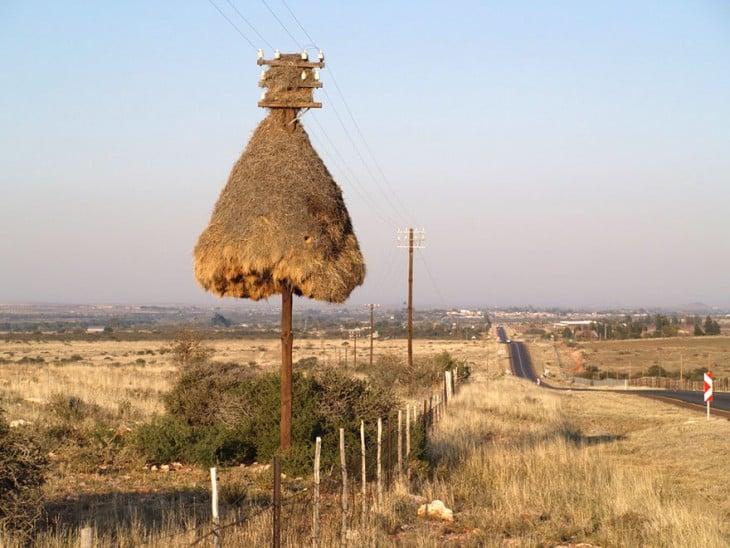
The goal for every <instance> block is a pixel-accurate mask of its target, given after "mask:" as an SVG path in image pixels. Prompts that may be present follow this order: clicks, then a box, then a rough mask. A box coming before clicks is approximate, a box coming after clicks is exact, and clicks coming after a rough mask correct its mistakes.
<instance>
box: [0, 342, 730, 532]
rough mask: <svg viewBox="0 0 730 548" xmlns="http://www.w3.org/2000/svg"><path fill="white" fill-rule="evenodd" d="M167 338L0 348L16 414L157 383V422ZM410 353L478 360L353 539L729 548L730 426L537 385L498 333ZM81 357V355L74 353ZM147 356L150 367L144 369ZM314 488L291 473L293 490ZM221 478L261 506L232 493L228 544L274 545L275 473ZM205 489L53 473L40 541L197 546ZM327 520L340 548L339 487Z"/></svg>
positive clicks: (105, 398)
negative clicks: (433, 503) (512, 359)
mask: <svg viewBox="0 0 730 548" xmlns="http://www.w3.org/2000/svg"><path fill="white" fill-rule="evenodd" d="M708 340H709V339H708ZM342 342H343V341H319V340H310V341H307V340H304V341H297V343H296V344H297V349H295V361H296V360H297V359H299V358H302V357H308V356H316V357H318V358H319V359H322V360H323V359H324V356H325V355H327V354H329V356H330V358H329V359H330V360H334V359H335V357H334V356H335V355H336V354H337V352H336V351H337V350H338V349H341V348H342V346H341V343H342ZM659 342H664V343H666V342H665V341H659ZM211 344H212V346H215V348H216V355H215V359H218V360H221V361H241V362H242V363H247V362H249V361H256V362H257V363H259V364H260V365H262V366H263V367H264V368H269V367H276V366H277V365H278V352H279V345H278V341H271V340H269V341H254V342H252V341H220V342H216V343H211ZM362 346H363V348H362V350H361V349H360V348H359V349H358V359H359V361H365V360H366V358H367V346H366V345H364V344H363V345H362ZM168 347H169V345H167V344H166V343H151V342H140V343H122V342H119V343H106V342H105V343H101V344H97V345H96V346H94V345H93V344H89V343H73V344H71V345H63V344H60V343H58V344H55V343H53V344H52V343H31V344H26V343H12V342H11V343H8V342H5V343H0V357H4V358H6V360H8V361H6V363H4V364H3V365H2V366H0V393H1V394H2V397H3V401H4V402H11V405H10V406H8V408H9V411H10V413H9V414H8V419H10V420H12V419H14V418H26V419H27V418H28V417H26V416H22V414H23V413H24V412H25V411H27V410H31V409H32V410H34V412H35V413H36V415H34V417H36V418H38V419H41V420H42V413H41V411H42V405H38V404H31V403H28V402H27V400H26V398H29V397H40V398H43V397H47V396H48V395H50V394H53V393H55V392H62V393H65V394H67V395H76V396H79V397H82V398H84V399H85V400H89V401H95V402H96V403H99V404H101V405H108V406H110V407H111V408H114V406H116V405H117V402H118V401H119V398H120V397H121V396H123V395H127V396H128V394H126V392H125V390H127V389H130V390H135V389H142V388H147V389H150V390H152V392H153V395H151V396H150V397H149V401H141V400H140V399H139V398H135V397H133V396H130V398H129V399H130V401H131V402H132V404H133V405H134V406H135V407H136V408H137V409H139V411H140V413H143V414H144V416H149V414H150V413H151V412H152V411H154V410H155V409H158V410H159V409H161V404H160V400H159V394H160V393H161V392H162V391H164V390H166V389H167V387H168V386H169V382H170V377H171V375H172V373H173V368H172V365H171V363H170V361H169V360H170V355H169V353H167V351H166V349H167V348H168ZM351 350H352V349H350V351H351ZM415 350H416V354H417V355H419V354H420V355H424V356H425V355H434V354H438V353H440V352H443V351H448V352H450V353H451V354H452V356H454V358H456V359H458V360H464V361H469V362H471V363H473V364H474V374H473V376H472V378H471V381H470V382H469V383H468V384H466V385H464V386H463V387H462V388H461V390H460V392H459V394H458V397H457V399H456V400H455V401H454V402H453V403H452V404H451V405H450V407H449V410H448V413H447V415H446V417H445V419H444V420H443V421H442V422H441V423H439V424H438V425H437V427H436V429H435V431H434V432H433V434H432V437H431V442H432V443H431V449H430V454H429V458H430V461H431V464H432V473H431V474H430V475H428V476H426V477H423V476H419V477H416V475H415V474H414V476H413V478H414V479H413V481H412V482H411V483H408V482H402V483H399V484H397V485H396V488H395V489H393V490H392V491H391V492H390V493H388V495H387V496H386V500H385V504H384V508H382V509H381V510H380V511H376V510H375V509H371V511H370V512H369V513H368V519H367V523H365V524H363V523H361V522H360V517H359V516H360V504H361V501H360V500H359V498H358V497H356V496H354V497H353V498H351V516H350V524H351V528H352V531H351V532H350V535H349V538H350V545H352V546H356V545H368V546H384V545H391V544H395V545H401V546H456V545H459V546H505V545H514V546H525V545H527V546H555V545H564V544H570V543H579V542H585V543H589V544H591V545H600V546H726V545H728V544H730V524H729V520H728V517H730V485H729V484H728V483H727V482H725V481H719V479H720V478H727V477H730V459H728V458H727V451H728V449H729V447H728V442H727V440H728V439H730V422H728V421H722V420H719V419H711V420H709V421H708V420H705V418H704V416H703V415H702V414H699V413H694V412H691V411H687V410H682V409H677V408H674V407H670V406H666V405H663V404H660V403H657V402H654V401H651V400H644V399H635V398H632V397H631V396H627V395H623V394H614V393H586V392H571V391H551V390H545V389H540V388H538V387H537V386H534V385H532V384H530V383H523V382H520V381H517V380H516V379H513V378H512V377H510V376H509V375H504V373H503V372H504V370H505V368H506V364H507V361H506V355H505V352H504V345H496V344H494V343H493V342H486V343H484V342H481V341H462V342H444V341H418V343H417V344H416V348H415ZM602 350H603V349H599V352H598V354H600V353H601V352H602ZM149 351H152V353H150V352H149ZM541 351H542V352H544V353H543V354H539V353H538V354H537V355H535V353H534V352H533V358H534V359H535V361H536V363H537V362H538V361H539V360H542V361H543V362H545V361H547V360H550V359H554V351H552V356H553V357H552V358H551V354H550V352H551V349H550V348H547V350H545V349H542V350H541ZM140 352H142V353H140ZM361 352H362V356H361ZM376 352H383V353H390V352H396V353H397V352H403V354H404V355H405V344H404V341H379V342H378V343H377V344H376ZM74 355H79V356H81V359H80V360H75V361H70V360H69V358H70V357H71V356H74ZM23 357H29V358H35V357H43V358H44V362H43V363H27V360H26V362H25V363H18V362H19V361H20V360H21V359H22V358H23ZM107 357H109V358H111V360H107V359H106V358H107ZM139 358H142V359H145V364H138V363H137V361H136V360H137V359H139ZM349 359H350V360H351V359H352V354H351V353H350V354H349ZM110 362H112V363H110ZM114 362H118V363H114ZM34 377H36V379H35V380H34ZM309 481H310V480H309V479H307V478H304V479H302V480H299V481H298V482H291V483H292V485H291V486H290V487H291V488H289V489H287V490H286V495H285V496H292V494H293V493H294V492H295V490H297V491H299V490H300V489H301V486H302V485H305V486H306V485H308V483H309ZM220 484H221V488H224V487H227V488H228V489H229V490H235V488H236V486H244V490H245V491H246V497H247V501H248V503H250V504H248V505H247V506H236V505H232V504H231V505H226V504H225V500H224V501H223V502H224V507H223V514H224V516H223V517H224V523H225V522H227V521H230V520H235V519H240V520H241V521H242V523H241V524H240V525H238V526H236V527H231V528H229V529H227V530H226V531H225V537H224V542H225V544H226V545H253V546H258V545H267V544H270V542H271V536H270V535H271V533H270V527H271V514H270V513H269V512H268V511H261V510H260V508H261V506H260V502H261V501H264V500H269V497H270V471H268V470H265V469H261V468H257V469H244V468H233V469H229V470H222V471H221V472H220ZM294 484H296V485H294ZM207 491H208V478H207V475H206V472H205V471H202V470H193V469H184V470H181V471H178V472H170V473H167V474H164V473H161V472H151V471H146V470H144V469H134V470H126V471H122V472H120V473H110V474H107V475H99V474H54V475H53V476H52V477H51V478H50V481H49V484H48V485H47V488H46V492H47V496H48V497H49V500H50V501H51V503H52V508H53V509H54V511H56V512H58V515H59V516H65V517H63V518H62V519H60V518H59V519H60V523H62V524H66V525H65V528H61V529H60V530H59V531H56V532H53V533H47V534H46V535H45V536H43V537H42V538H40V539H39V541H38V545H39V546H57V545H72V544H74V543H76V542H78V536H77V535H78V532H77V531H76V530H75V529H73V528H72V524H74V523H78V520H79V519H80V517H79V516H83V515H86V516H94V517H93V519H92V520H91V523H92V524H93V525H94V527H95V530H96V532H97V538H96V544H95V545H98V546H137V545H140V544H143V543H151V544H153V545H158V546H163V545H164V546H188V545H190V544H191V543H192V542H194V541H195V540H196V538H199V537H200V536H201V535H203V534H205V533H206V532H207V531H208V528H207V527H208V525H207V524H208V522H209V509H208V508H209V498H208V494H207ZM309 497H310V495H309V491H306V492H304V493H302V494H300V495H296V496H295V497H294V499H293V500H294V502H292V503H290V504H289V505H287V506H285V508H284V510H283V516H282V517H283V523H284V531H283V545H285V546H301V545H306V544H309V543H310V542H311V538H310V535H311V506H310V505H309V501H310V498H309ZM435 498H439V499H441V500H444V501H445V502H446V504H447V506H449V507H450V508H452V509H453V510H454V511H455V517H456V518H455V521H454V523H451V524H444V523H441V522H434V521H426V520H422V519H420V518H418V517H416V510H417V508H418V505H419V504H421V503H422V502H424V501H426V500H432V499H435ZM257 501H258V502H257ZM369 506H372V501H370V502H369ZM322 515H323V524H322V539H321V543H322V545H323V546H331V545H335V544H339V538H340V530H339V523H340V519H339V512H338V505H337V497H336V495H335V494H330V495H329V496H328V497H326V498H325V506H324V508H323V510H322Z"/></svg>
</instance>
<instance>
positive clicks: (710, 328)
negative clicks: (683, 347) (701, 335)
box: [705, 316, 720, 335]
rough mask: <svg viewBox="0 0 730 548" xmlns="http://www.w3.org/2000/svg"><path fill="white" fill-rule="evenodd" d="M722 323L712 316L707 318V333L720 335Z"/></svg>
mask: <svg viewBox="0 0 730 548" xmlns="http://www.w3.org/2000/svg"><path fill="white" fill-rule="evenodd" d="M719 334H720V324H719V323H718V322H716V321H715V320H713V319H712V318H711V317H710V316H707V317H706V318H705V335H719Z"/></svg>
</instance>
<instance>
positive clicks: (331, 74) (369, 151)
mask: <svg viewBox="0 0 730 548" xmlns="http://www.w3.org/2000/svg"><path fill="white" fill-rule="evenodd" d="M329 73H330V76H331V78H332V83H333V84H334V85H335V89H336V90H337V93H339V95H340V98H341V99H342V104H343V105H345V110H347V114H348V115H349V116H350V120H352V124H353V125H354V126H355V129H356V130H357V133H358V135H359V136H360V140H361V141H362V142H363V144H364V145H365V150H367V151H368V154H369V155H370V159H371V160H372V162H373V163H374V164H375V167H376V168H377V170H378V173H380V176H381V178H382V179H383V181H384V182H385V184H386V185H387V186H392V185H390V183H389V182H388V179H387V178H386V177H385V173H384V172H383V169H382V168H381V167H380V164H379V163H378V161H377V159H376V158H375V154H373V150H372V148H371V147H370V145H369V143H368V141H367V139H365V135H364V134H363V132H362V130H361V129H360V125H359V124H358V123H357V120H355V116H354V115H353V114H352V110H351V109H350V105H348V103H347V100H346V99H345V95H344V93H342V90H341V89H340V85H339V84H338V83H337V78H335V73H334V71H333V70H332V68H331V67H330V70H329ZM328 99H329V96H328ZM330 101H331V99H330ZM373 179H375V178H374V177H373ZM375 182H376V183H377V184H378V186H380V185H379V183H378V180H377V179H375ZM391 190H392V188H391ZM381 192H383V191H382V189H381ZM384 194H386V196H387V195H388V194H387V193H386V192H384ZM392 194H393V196H395V199H396V201H397V202H398V206H399V207H401V208H402V209H401V210H400V213H401V215H402V216H403V217H408V215H407V209H406V208H405V207H404V206H403V203H402V202H401V201H400V199H399V198H398V194H396V193H395V192H392ZM396 213H398V210H397V209H396Z"/></svg>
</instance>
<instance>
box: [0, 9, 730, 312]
mask: <svg viewBox="0 0 730 548" xmlns="http://www.w3.org/2000/svg"><path fill="white" fill-rule="evenodd" d="M230 1H231V3H229V2H228V0H211V1H209V0H196V1H185V2H172V1H166V2H165V1H159V2H147V1H126V2H80V1H79V2H71V1H64V2H50V1H37V2H20V1H17V2H16V1H9V0H0V74H2V81H3V84H2V85H1V86H0V302H8V301H10V302H28V301H32V302H38V301H52V302H111V303H119V302H133V303H142V302H155V303H166V302H194V303H211V304H215V303H218V302H220V301H219V300H218V299H216V298H213V297H210V296H208V295H207V294H205V293H204V291H203V290H202V289H200V288H199V287H197V286H196V284H195V282H194V279H193V275H192V248H193V246H194V244H195V241H196V240H197V237H198V234H199V233H200V232H201V231H202V230H203V228H204V227H205V226H206V224H207V222H208V220H209V216H210V213H211V210H212V207H213V205H214V203H215V201H216V199H217V196H218V194H219V192H220V190H221V189H222V187H223V186H224V184H225V182H226V180H227V177H228V173H229V171H230V169H231V167H232V166H233V163H234V162H235V161H236V159H237V158H238V156H239V155H240V153H241V151H242V150H243V148H244V147H245V145H246V143H247V141H248V138H249V136H250V134H251V132H252V131H253V130H254V128H255V127H256V125H257V124H258V123H259V121H260V120H261V119H262V118H263V117H264V116H265V114H266V113H265V111H264V110H263V109H259V108H258V107H257V106H256V103H257V101H258V99H259V95H260V93H261V90H260V88H258V86H257V80H258V75H259V72H260V67H258V66H257V65H256V48H258V47H262V48H263V49H264V51H265V53H266V56H267V57H271V56H272V54H273V48H279V49H281V50H282V51H284V52H290V51H299V50H300V49H301V48H303V47H310V46H315V45H316V46H317V47H320V48H322V49H323V50H324V52H325V55H326V62H327V66H326V68H325V69H324V70H323V71H322V81H323V83H324V86H325V87H324V88H323V89H322V90H319V91H317V92H316V97H317V99H318V100H320V101H322V102H323V103H324V108H323V109H321V110H316V111H314V110H313V111H310V112H309V113H307V114H306V115H305V116H304V118H303V120H304V124H305V127H306V128H307V131H308V132H309V133H310V136H311V138H312V141H313V143H314V145H315V148H317V150H318V152H319V153H320V155H321V156H322V157H323V159H324V160H325V163H326V164H327V165H328V167H329V168H330V170H331V171H332V173H333V175H334V177H335V179H336V180H337V181H338V183H339V184H340V186H341V187H342V189H343V193H344V196H345V200H346V202H347V205H348V209H349V211H350V214H351V216H352V218H353V223H354V226H355V231H356V233H357V236H358V238H359V240H360V244H361V246H362V248H363V251H364V253H365V257H366V261H367V265H368V276H367V279H366V282H365V285H364V286H363V287H361V288H358V289H357V290H356V291H355V292H354V293H353V295H352V298H351V301H350V304H362V303H366V302H376V303H382V304H384V305H387V304H394V303H399V302H403V301H404V300H405V298H406V267H407V254H406V252H405V250H402V249H398V248H397V247H396V229H397V228H406V227H408V226H415V227H416V228H423V229H425V230H426V242H425V243H426V248H425V249H423V250H420V251H419V252H418V253H417V259H416V263H415V267H416V273H415V280H416V282H415V301H416V305H417V306H421V307H431V306H438V307H450V306H467V305H469V306H490V305H527V304H532V305H536V306H541V305H559V306H560V305H562V306H589V305H591V306H594V305H597V306H616V305H627V306H657V305H665V306H671V305H676V304H681V303H689V302H697V301H702V302H705V303H706V304H709V305H719V306H730V245H729V244H728V236H729V235H730V215H729V214H728V210H729V209H730V100H729V99H728V98H729V97H730V3H729V2H727V1H724V0H714V1H712V0H695V1H681V2H677V1H652V2H649V1H615V2H598V1H577V0H576V1H557V2H555V1H551V2H548V1H530V2H528V1H522V2H507V1H503V2H492V1H486V0H485V1H463V2H459V1H456V2H429V1H425V2H419V3H417V4H416V3H414V2H397V1H396V2H393V1H388V2H385V1H374V2H373V1H371V2H341V1H310V2H299V1H297V0H287V1H286V2H282V0H267V1H266V3H264V2H262V1H258V0H251V1H249V2H244V1H242V0H230ZM211 2H212V3H211ZM213 4H215V5H217V6H218V7H219V8H220V10H221V11H223V12H224V13H225V14H226V16H227V17H228V18H229V19H230V20H231V21H232V22H233V23H234V24H235V25H236V26H237V27H238V29H239V30H240V33H239V31H237V30H236V29H234V28H233V26H232V25H231V24H230V23H229V22H228V21H227V20H226V19H225V18H224V17H223V16H222V15H221V13H220V12H219V11H218V10H217V9H216V8H215V7H214V5H213ZM232 5H233V6H235V7H236V8H237V9H238V10H239V11H240V12H241V13H242V14H243V15H244V16H245V18H246V20H247V21H248V22H249V23H250V24H251V25H252V26H253V27H254V29H255V30H254V29H252V27H251V26H249V25H248V23H246V22H245V21H244V20H243V19H241V17H240V16H239V15H238V14H237V13H236V11H235V10H234V9H233V7H232ZM415 5H418V8H416V7H413V6H415ZM269 8H270V9H269ZM289 9H291V12H293V13H294V15H295V16H296V18H297V20H298V22H299V23H301V26H302V27H304V31H303V30H302V28H300V26H299V24H298V23H297V20H295V19H294V18H292V15H291V13H290V11H289ZM270 10H273V11H274V13H275V14H276V15H277V17H278V18H279V20H280V21H281V23H283V26H284V27H286V30H285V29H284V28H282V25H280V23H279V22H278V21H277V20H276V19H275V18H274V17H273V16H272V14H271V12H270ZM305 31H306V34H305ZM241 33H242V34H243V35H245V36H246V38H244V37H242V36H241ZM289 34H291V35H293V38H292V37H291V36H289ZM259 35H260V36H259ZM247 39H248V40H250V42H252V43H253V44H254V46H255V47H254V46H252V45H251V44H249V42H248V40H247ZM311 51H312V52H313V53H314V52H315V50H314V49H313V50H311ZM245 304H248V301H246V302H245ZM272 304H274V303H272ZM308 304H309V303H304V304H303V306H308ZM298 306H302V305H298Z"/></svg>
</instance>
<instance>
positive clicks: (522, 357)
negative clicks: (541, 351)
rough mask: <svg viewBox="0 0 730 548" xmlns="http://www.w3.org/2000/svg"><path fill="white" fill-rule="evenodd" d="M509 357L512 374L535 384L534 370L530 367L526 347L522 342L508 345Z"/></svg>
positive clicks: (530, 363)
mask: <svg viewBox="0 0 730 548" xmlns="http://www.w3.org/2000/svg"><path fill="white" fill-rule="evenodd" d="M509 357H510V362H511V363H512V372H513V373H514V374H515V375H517V376H518V377H521V378H523V379H527V380H528V381H532V382H537V375H535V369H534V368H533V367H532V360H531V359H530V353H529V352H528V351H527V347H526V346H525V343H523V342H516V341H511V342H510V343H509Z"/></svg>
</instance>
